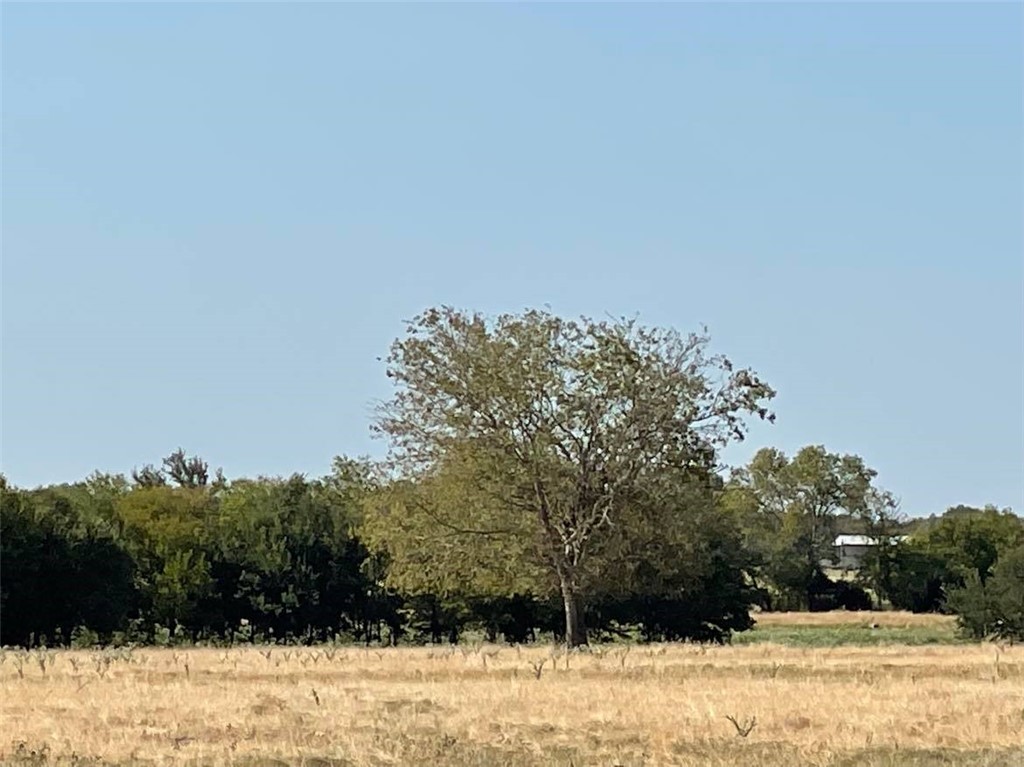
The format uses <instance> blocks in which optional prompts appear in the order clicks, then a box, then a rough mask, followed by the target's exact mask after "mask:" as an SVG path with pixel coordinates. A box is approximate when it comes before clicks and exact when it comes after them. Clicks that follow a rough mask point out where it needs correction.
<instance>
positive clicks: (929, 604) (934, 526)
mask: <svg viewBox="0 0 1024 767" xmlns="http://www.w3.org/2000/svg"><path fill="white" fill-rule="evenodd" d="M1021 544H1024V520H1021V518H1020V517H1018V516H1016V515H1014V514H1012V513H1010V512H1009V511H1000V510H998V509H996V508H993V507H987V508H984V509H975V508H970V507H967V506H956V507H953V508H951V509H949V511H947V512H946V513H945V514H943V515H942V516H941V517H939V518H932V519H930V520H928V521H927V523H925V524H922V525H920V526H919V527H918V528H917V530H916V532H915V534H914V535H913V537H912V538H911V539H910V540H909V541H907V542H905V543H901V544H899V545H897V546H893V547H892V548H891V549H890V550H888V551H887V554H886V561H885V562H884V563H883V564H884V568H885V569H884V578H881V579H879V584H878V585H879V590H880V591H881V592H882V593H883V594H884V595H885V596H886V597H887V598H888V599H889V601H890V602H891V603H892V604H893V606H894V607H897V608H899V609H903V610H913V611H914V612H927V611H933V610H939V609H942V608H943V607H944V606H945V600H946V593H947V592H948V591H950V590H953V589H958V588H960V587H961V586H964V585H965V584H970V583H973V582H977V583H978V584H979V585H980V584H984V583H985V581H986V580H987V579H988V578H989V576H990V575H991V574H992V572H993V570H994V567H995V565H996V564H997V562H998V561H999V560H1000V558H1001V557H1002V556H1003V555H1005V554H1006V553H1007V552H1009V551H1012V550H1014V549H1015V548H1016V547H1018V546H1020V545H1021Z"/></svg>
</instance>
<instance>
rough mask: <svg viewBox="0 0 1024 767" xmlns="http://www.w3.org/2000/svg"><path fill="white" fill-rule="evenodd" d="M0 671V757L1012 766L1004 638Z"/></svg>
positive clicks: (35, 663) (1023, 749)
mask: <svg viewBox="0 0 1024 767" xmlns="http://www.w3.org/2000/svg"><path fill="white" fill-rule="evenodd" d="M776 625H777V624H776ZM0 679H2V702H0V707H2V720H0V733H2V735H0V762H2V763H3V764H40V765H41V764H58V763H60V764H76V765H100V764H110V765H129V764H140V765H141V764H147V765H149V764H152V765H156V764H196V765H200V764H202V765H207V764H209V765H229V764H230V765H239V766H240V767H241V766H243V765H244V766H246V767H256V766H257V765H260V766H262V767H269V766H270V765H281V766H282V767H283V765H302V764H305V765H318V766H319V767H326V766H327V765H367V766H369V765H420V764H439V765H458V766H460V767H462V766H468V765H479V766H481V767H483V766H484V765H510V766H515V767H525V766H526V765H538V766H539V765H575V766H576V767H582V765H623V766H625V765H721V766H723V767H724V766H725V765H751V766H753V767H758V766H761V767H768V766H769V765H770V766H772V767H775V766H776V765H777V766H778V767H782V766H783V765H787V766H788V765H794V764H806V765H832V766H834V767H853V765H877V766H878V767H881V766H882V765H892V766H894V767H895V766H897V765H913V766H914V767H924V766H925V765H961V766H963V765H968V766H970V765H974V766H976V767H982V766H983V765H984V766H988V767H995V766H996V765H1000V766H1004V765H1005V767H1011V766H1013V767H1017V766H1019V765H1021V764H1024V745H1022V744H1024V648H1022V647H998V646H995V645H978V644H973V645H958V646H938V645H937V646H920V647H905V646H896V645H892V646H873V647H851V646H843V647H834V648H813V647H787V646H781V645H777V644H772V643H755V644H749V645H740V646H733V647H701V646H694V645H682V644H680V645H653V646H633V647H630V646H623V645H617V646H609V647H606V648H602V647H598V648H596V649H595V650H594V651H593V652H590V653H578V654H577V653H574V654H572V655H565V654H561V653H560V652H559V651H558V650H555V649H553V648H552V647H550V646H535V647H529V648H525V647H524V648H518V649H517V648H510V647H499V646H488V645H483V646H475V647H472V648H468V647H466V648H440V647H437V648H398V649H379V650H378V649H369V650H367V649H362V648H351V647H349V648H301V649H296V648H273V649H270V648H263V649H261V648H258V647H257V648H235V649H230V650H222V649H209V648H207V649H191V650H180V649H179V650H174V649H136V650H134V651H131V652H129V651H123V650H122V651H116V650H106V651H63V652H49V653H41V652H36V653H32V654H24V653H20V652H15V651H10V650H8V651H6V653H5V655H4V660H3V663H2V665H0ZM730 716H731V717H733V718H734V719H735V720H736V725H735V726H734V724H733V723H731V722H730V721H729V719H728V718H727V717H730ZM755 719H756V723H754V724H753V726H752V729H751V730H750V731H749V733H748V734H747V735H746V737H743V736H742V735H741V734H740V733H739V732H738V729H739V728H743V727H744V724H745V723H746V724H748V725H749V723H750V722H752V721H754V720H755ZM744 729H745V728H744Z"/></svg>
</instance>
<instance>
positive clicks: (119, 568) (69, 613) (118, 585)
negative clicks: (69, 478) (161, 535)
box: [0, 486, 137, 645]
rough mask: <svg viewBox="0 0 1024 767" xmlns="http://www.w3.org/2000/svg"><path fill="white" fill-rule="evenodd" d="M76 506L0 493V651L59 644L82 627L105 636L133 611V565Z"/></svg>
mask: <svg viewBox="0 0 1024 767" xmlns="http://www.w3.org/2000/svg"><path fill="white" fill-rule="evenodd" d="M73 499H74V493H73V492H70V491H69V489H68V488H50V489H44V490H37V491H32V492H26V491H19V490H13V489H10V488H7V487H6V486H5V487H3V488H2V489H0V531H2V535H0V616H2V620H0V644H5V645H6V644H12V645H13V644H20V645H28V644H32V643H36V642H43V641H44V640H45V641H47V642H49V643H54V642H60V641H61V640H62V639H67V638H70V636H71V634H72V631H73V630H74V629H75V627H76V626H81V625H88V626H91V627H93V628H94V629H95V630H96V631H99V632H101V633H104V634H109V633H110V632H112V631H114V630H116V629H118V628H120V627H121V626H123V625H124V624H125V622H126V621H127V618H128V615H129V614H130V612H131V610H132V609H133V607H134V606H135V604H136V601H137V593H136V590H135V587H134V563H133V562H132V560H131V558H130V557H129V556H128V555H127V554H126V553H125V551H124V550H123V549H121V547H119V546H118V545H117V543H116V541H115V540H114V539H113V538H112V537H111V536H110V535H109V534H107V533H105V532H104V531H103V530H102V529H101V528H100V526H99V525H98V524H95V523H90V522H89V521H87V520H86V519H85V518H83V517H82V516H81V515H79V514H78V513H76V510H75V506H74V504H73Z"/></svg>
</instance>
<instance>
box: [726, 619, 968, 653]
mask: <svg viewBox="0 0 1024 767" xmlns="http://www.w3.org/2000/svg"><path fill="white" fill-rule="evenodd" d="M755 619H756V620H757V625H756V626H755V627H754V630H753V631H746V632H743V633H741V634H737V635H736V636H735V638H734V640H733V641H734V642H735V643H736V644H751V643H760V642H775V643H778V644H784V645H790V646H794V647H838V646H840V645H892V644H899V645H912V646H913V645H933V644H946V645H948V644H961V643H962V642H963V640H962V639H961V638H960V637H959V636H958V634H957V629H956V619H955V618H954V617H953V616H952V615H933V614H922V615H917V614H914V613H909V612H846V611H842V610H837V611H834V612H827V613H759V614H757V615H756V616H755Z"/></svg>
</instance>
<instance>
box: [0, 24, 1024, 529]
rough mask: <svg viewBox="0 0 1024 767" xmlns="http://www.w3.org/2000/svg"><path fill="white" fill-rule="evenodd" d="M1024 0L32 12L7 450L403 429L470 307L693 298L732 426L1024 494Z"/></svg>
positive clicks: (574, 310) (294, 439) (9, 66)
mask: <svg viewBox="0 0 1024 767" xmlns="http://www.w3.org/2000/svg"><path fill="white" fill-rule="evenodd" d="M1021 25H1022V8H1021V5H1020V4H1013V5H1011V4H1003V5H980V4H971V5H920V4H913V5H891V4H857V5H850V6H838V5H832V4H810V5H808V4H804V5H760V6H751V5H730V6H709V5H692V4H679V5H644V6H614V5H561V6H544V5H503V6H483V5H443V6H408V5H383V6H368V5H360V6H354V5H340V4H338V5H323V4H321V5H304V6H286V5H255V4H231V5H212V4H211V5H205V4H204V5H193V4H173V5H156V6H155V5H147V4H122V5H95V6H88V5H11V4H4V6H3V275H2V276H3V379H2V383H3V409H2V416H3V425H2V426H3V430H2V437H3V443H2V470H3V471H4V472H5V473H6V474H7V476H8V478H9V479H10V480H11V481H13V482H14V483H15V484H18V485H22V486H32V485H35V484H39V483H48V482H55V481H68V480H76V479H80V478H82V477H84V476H85V475H87V474H88V473H89V472H91V471H93V470H94V469H101V470H104V471H114V472H127V471H129V470H130V469H131V468H132V467H133V466H140V465H142V464H143V463H147V462H158V461H159V459H160V458H161V457H162V456H164V455H166V454H167V453H168V452H170V451H171V450H173V449H174V448H176V447H178V446H179V445H180V446H182V447H185V448H186V449H187V450H189V451H190V452H198V453H200V454H201V455H203V456H204V457H205V458H207V459H208V460H209V461H210V462H211V464H213V465H214V466H223V467H224V469H225V472H226V473H227V474H228V476H229V477H230V476H239V475H254V474H258V473H262V474H288V473H291V472H293V471H300V472H306V473H309V474H313V475H317V474H321V473H326V472H327V471H328V469H329V465H330V461H331V458H332V457H333V456H334V455H337V454H350V455H357V454H366V453H368V454H373V455H379V454H381V453H382V452H383V451H384V445H383V444H381V443H380V442H378V441H375V440H373V439H371V438H370V435H369V430H368V425H369V422H370V417H371V413H372V407H373V403H374V401H376V400H378V399H380V398H383V397H386V396H387V395H388V394H389V391H390V389H389V386H388V381H387V379H386V378H385V376H384V370H383V366H382V363H380V362H379V361H378V360H377V357H379V356H383V355H384V354H385V353H386V350H387V347H388V345H389V343H390V341H391V340H392V339H393V338H395V337H396V336H397V335H399V334H400V333H401V332H402V328H403V324H402V320H403V319H405V318H409V317H411V316H413V315H415V314H416V313H418V312H419V311H421V310H422V309H424V308H426V307H428V306H431V305H436V304H440V303H447V304H453V305H456V306H459V307H464V308H472V309H479V310H483V311H485V312H489V313H497V312H501V311H516V310H520V309H523V308H525V307H534V306H540V305H543V304H550V306H551V307H552V308H553V309H554V310H555V311H556V312H558V313H561V314H566V315H575V314H580V313H586V314H590V315H604V314H605V313H610V314H613V315H622V314H630V315H632V314H635V313H638V314H639V315H640V318H641V319H642V320H643V321H645V322H647V323H649V324H658V325H672V326H675V327H677V328H679V329H682V330H689V329H694V328H696V327H698V326H699V325H700V324H701V323H706V324H707V325H708V326H709V328H710V331H711V333H712V336H713V339H714V347H715V349H716V350H718V351H721V352H724V353H726V354H728V355H729V356H731V357H732V358H733V359H734V361H736V362H737V363H739V364H742V365H750V366H752V367H754V368H755V369H756V370H758V371H759V372H760V373H761V374H762V375H763V376H764V377H765V378H766V379H767V380H768V381H769V382H770V383H771V384H773V385H774V386H775V387H776V388H777V389H778V391H779V396H778V398H777V400H776V410H777V413H778V423H777V424H776V425H775V426H773V427H766V426H765V427H758V428H756V429H754V431H753V432H752V434H751V438H750V439H749V441H747V442H745V443H743V444H742V445H740V446H737V447H735V448H733V449H730V451H729V452H728V454H727V458H728V459H729V460H730V461H731V462H733V463H739V462H743V461H745V460H747V459H748V458H749V457H750V456H751V455H752V453H753V452H754V450H756V449H757V448H758V447H760V446H763V445H775V446H778V447H781V448H782V449H784V450H786V451H787V452H793V451H795V450H796V449H798V448H799V447H800V446H802V445H805V444H811V443H821V444H824V445H826V447H828V448H829V449H831V450H836V451H843V452H847V451H848V452H856V453H858V454H860V455H862V456H864V458H865V459H866V460H867V461H868V463H869V464H870V465H872V466H874V467H875V468H877V469H878V471H879V473H880V483H881V484H882V485H883V486H885V487H886V488H888V489H890V490H892V491H893V492H895V493H896V494H897V495H899V496H900V497H901V498H902V499H903V508H904V510H905V511H906V512H908V513H910V514H915V515H917V514H928V513H932V512H941V511H942V510H943V509H944V508H945V507H947V506H950V505H954V504H957V503H971V504H983V503H989V502H990V503H995V504H998V505H1001V506H1006V505H1008V506H1013V507H1014V508H1015V509H1016V510H1018V511H1021V510H1022V508H1024V409H1022V400H1024V376H1022V368H1024V310H1022V304H1024V297H1022V244H1024V243H1022V239H1024V222H1022V210H1024V178H1022V176H1024V155H1022V116H1024V115H1022V113H1024V110H1022V76H1021V65H1022V43H1021Z"/></svg>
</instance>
